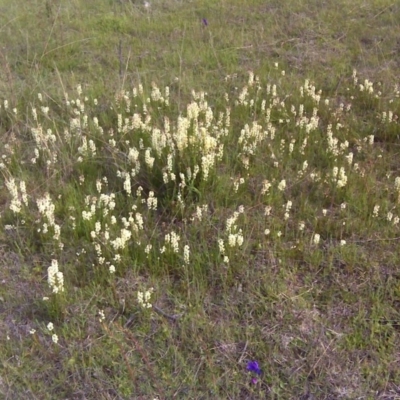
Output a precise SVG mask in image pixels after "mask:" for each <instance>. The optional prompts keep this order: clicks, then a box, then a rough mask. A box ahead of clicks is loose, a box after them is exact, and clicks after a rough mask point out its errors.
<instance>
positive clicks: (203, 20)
mask: <svg viewBox="0 0 400 400" xmlns="http://www.w3.org/2000/svg"><path fill="white" fill-rule="evenodd" d="M201 22H203V25H204V26H208V21H207V20H206V19H205V18H203V19H202V20H201Z"/></svg>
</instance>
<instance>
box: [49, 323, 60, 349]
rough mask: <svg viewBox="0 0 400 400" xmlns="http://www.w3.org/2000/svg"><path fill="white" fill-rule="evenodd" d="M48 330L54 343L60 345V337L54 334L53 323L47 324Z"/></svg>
mask: <svg viewBox="0 0 400 400" xmlns="http://www.w3.org/2000/svg"><path fill="white" fill-rule="evenodd" d="M47 330H48V331H49V333H50V334H51V340H52V341H53V343H55V344H57V343H58V335H57V334H56V333H54V325H53V323H52V322H49V323H48V324H47Z"/></svg>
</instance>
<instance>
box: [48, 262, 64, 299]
mask: <svg viewBox="0 0 400 400" xmlns="http://www.w3.org/2000/svg"><path fill="white" fill-rule="evenodd" d="M47 282H48V284H49V287H50V289H51V290H52V292H53V293H60V292H63V291H64V274H63V273H62V272H61V271H59V269H58V261H57V260H52V261H51V265H50V267H49V268H47Z"/></svg>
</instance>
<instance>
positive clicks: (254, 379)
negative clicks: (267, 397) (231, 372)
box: [250, 378, 258, 385]
mask: <svg viewBox="0 0 400 400" xmlns="http://www.w3.org/2000/svg"><path fill="white" fill-rule="evenodd" d="M250 382H251V383H252V384H253V385H257V382H258V379H257V378H251V381H250Z"/></svg>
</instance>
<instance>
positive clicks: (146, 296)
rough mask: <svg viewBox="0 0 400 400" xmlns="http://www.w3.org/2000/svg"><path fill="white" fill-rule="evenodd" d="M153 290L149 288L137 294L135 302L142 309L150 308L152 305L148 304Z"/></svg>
mask: <svg viewBox="0 0 400 400" xmlns="http://www.w3.org/2000/svg"><path fill="white" fill-rule="evenodd" d="M153 292H154V289H153V288H150V289H148V290H146V291H145V292H140V291H138V292H137V301H138V303H139V305H140V306H141V307H143V308H151V307H152V304H151V303H150V299H151V295H152V294H153Z"/></svg>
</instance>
